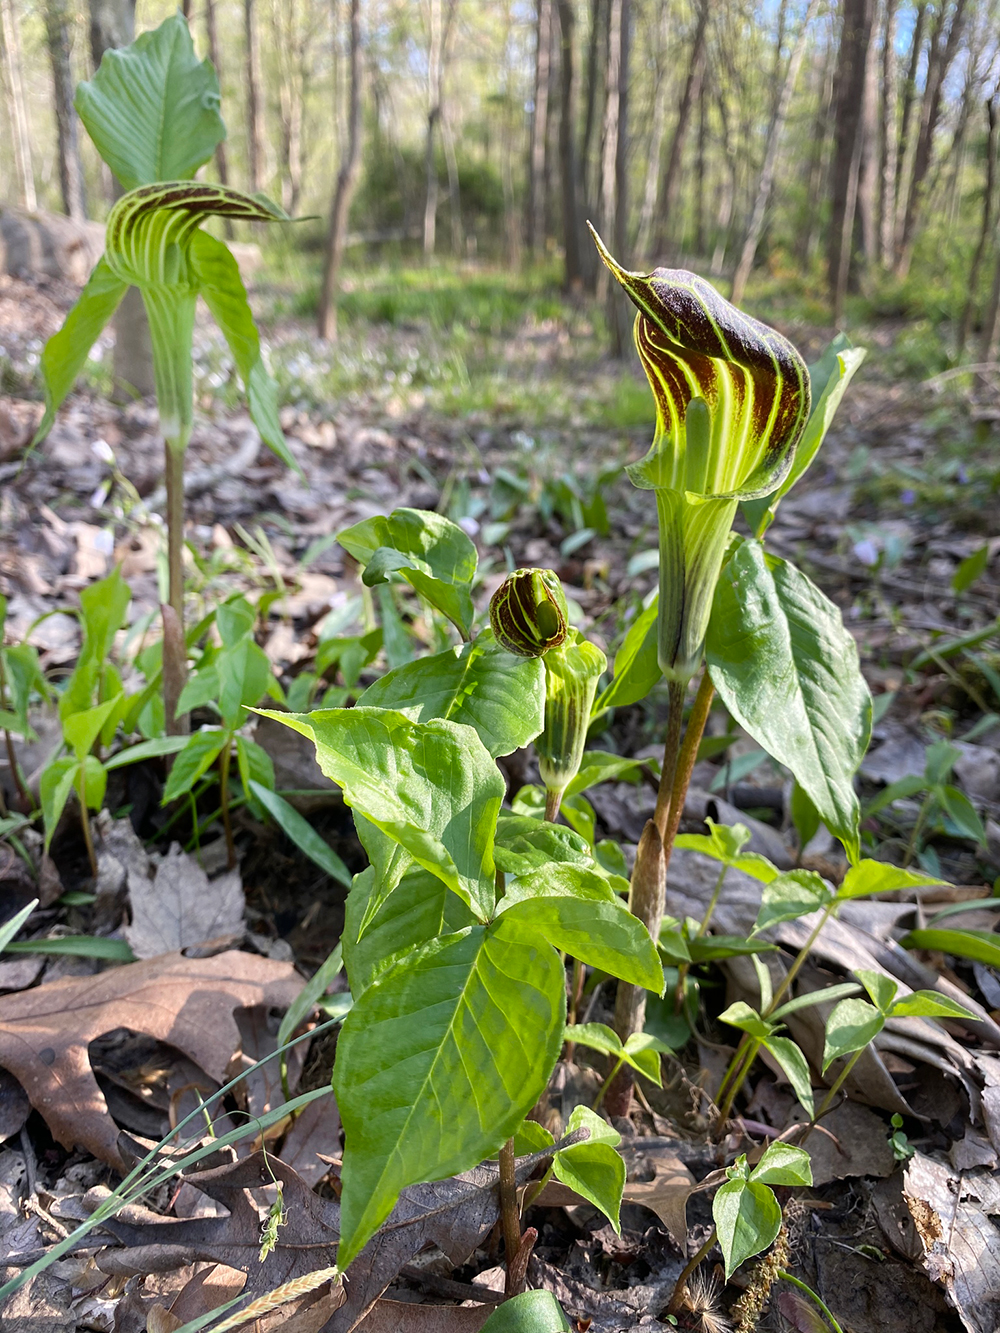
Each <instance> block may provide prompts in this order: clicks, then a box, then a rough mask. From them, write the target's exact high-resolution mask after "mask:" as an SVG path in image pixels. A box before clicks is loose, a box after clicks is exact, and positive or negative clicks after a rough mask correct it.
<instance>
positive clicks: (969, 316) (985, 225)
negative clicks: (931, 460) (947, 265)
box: [956, 84, 1000, 356]
mask: <svg viewBox="0 0 1000 1333" xmlns="http://www.w3.org/2000/svg"><path fill="white" fill-rule="evenodd" d="M998 118H1000V84H998V86H997V88H996V90H995V91H994V93H993V96H992V97H991V98H989V100H988V101H987V103H986V124H987V134H986V186H985V188H984V190H983V220H982V224H981V226H980V229H979V239H978V241H977V242H976V248H975V251H974V252H973V255H972V264H971V265H970V267H969V291H968V295H967V296H966V298H965V307H964V309H963V310H962V322H961V325H960V326H959V332H958V345H957V349H956V350H957V352H958V355H959V356H961V355H962V353H963V352H964V351H965V348H966V347H967V346H968V342H969V335H970V333H971V332H972V321H973V317H974V315H975V311H976V292H977V289H978V285H979V273H980V270H981V268H982V263H983V258H984V256H985V254H986V247H987V246H988V245H989V241H990V233H991V232H992V231H993V210H994V203H995V195H996V174H997V137H998V136H997V120H998ZM987 322H988V320H987Z"/></svg>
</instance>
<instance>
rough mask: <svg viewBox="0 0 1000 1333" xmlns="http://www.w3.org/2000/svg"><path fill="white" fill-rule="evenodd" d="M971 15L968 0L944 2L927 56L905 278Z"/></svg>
mask: <svg viewBox="0 0 1000 1333" xmlns="http://www.w3.org/2000/svg"><path fill="white" fill-rule="evenodd" d="M967 14H968V0H955V3H954V5H950V4H947V3H942V4H941V5H940V6H939V7H938V11H937V15H936V20H935V24H934V31H933V33H932V35H931V43H930V49H929V51H928V56H927V77H926V83H925V88H924V96H923V100H922V103H921V110H920V130H919V132H918V135H917V145H916V149H915V150H914V154H913V170H912V172H911V173H910V179H909V182H908V188H907V193H906V206H905V208H904V209H903V223H902V228H901V231H900V236H899V249H898V253H897V256H896V276H897V277H901V278H903V277H905V276H906V274H907V273H908V272H909V269H910V263H911V261H912V259H913V244H914V240H915V239H916V231H917V221H918V218H919V215H920V212H921V209H922V206H923V203H924V194H925V191H924V185H925V182H926V180H927V173H928V170H929V168H930V165H931V154H932V152H933V150H934V134H935V131H936V130H937V127H938V122H939V120H940V118H941V109H942V99H943V93H944V84H945V80H946V78H947V77H948V71H949V70H950V69H951V67H952V64H953V62H954V60H955V57H956V55H957V54H958V49H959V42H960V40H961V36H962V29H963V27H964V24H965V20H966V17H967Z"/></svg>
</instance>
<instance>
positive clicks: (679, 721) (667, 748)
mask: <svg viewBox="0 0 1000 1333" xmlns="http://www.w3.org/2000/svg"><path fill="white" fill-rule="evenodd" d="M686 693H687V685H686V683H685V682H683V681H677V680H672V681H670V683H669V685H668V687H667V698H668V701H669V702H668V707H669V713H668V715H667V735H666V738H665V740H664V742H663V767H662V769H661V770H660V784H659V787H658V788H657V792H656V809H655V810H654V811H653V820H654V822H655V824H656V827H657V829H658V830H659V833H660V841H661V842H665V841H666V834H667V825H668V824H669V822H670V814H671V806H672V803H673V791H674V775H675V774H676V772H677V768H678V760H679V759H680V752H681V729H682V727H683V724H684V696H685V694H686ZM653 938H654V939H655V938H656V937H655V936H654V937H653Z"/></svg>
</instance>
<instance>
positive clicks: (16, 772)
mask: <svg viewBox="0 0 1000 1333" xmlns="http://www.w3.org/2000/svg"><path fill="white" fill-rule="evenodd" d="M6 707H7V672H6V668H5V667H4V660H3V654H2V653H0V708H6ZM3 739H4V744H5V746H6V747H7V764H8V766H9V768H10V775H11V777H12V778H13V780H14V786H15V788H16V789H17V795H18V799H19V800H20V802H21V805H22V806H23V807H24V808H23V809H22V811H21V813H22V814H25V815H26V814H27V813H28V812H29V810H33V809H34V808H35V802H34V801H33V800H32V799H31V792H30V791H28V789H27V787H26V786H25V785H24V778H23V776H22V774H21V770H20V768H19V767H18V762H17V755H16V753H15V751H14V737H13V736H12V735H11V734H10V732H9V731H8V730H7V728H6V727H5V728H4V733H3Z"/></svg>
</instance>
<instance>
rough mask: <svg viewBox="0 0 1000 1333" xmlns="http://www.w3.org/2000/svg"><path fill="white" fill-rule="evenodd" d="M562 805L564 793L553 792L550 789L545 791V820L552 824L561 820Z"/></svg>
mask: <svg viewBox="0 0 1000 1333" xmlns="http://www.w3.org/2000/svg"><path fill="white" fill-rule="evenodd" d="M561 804H562V792H561V791H552V789H551V788H550V787H547V788H546V789H545V818H546V819H547V820H548V822H549V823H550V824H554V823H555V822H556V820H557V819H558V818H559V807H560V805H561Z"/></svg>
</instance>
